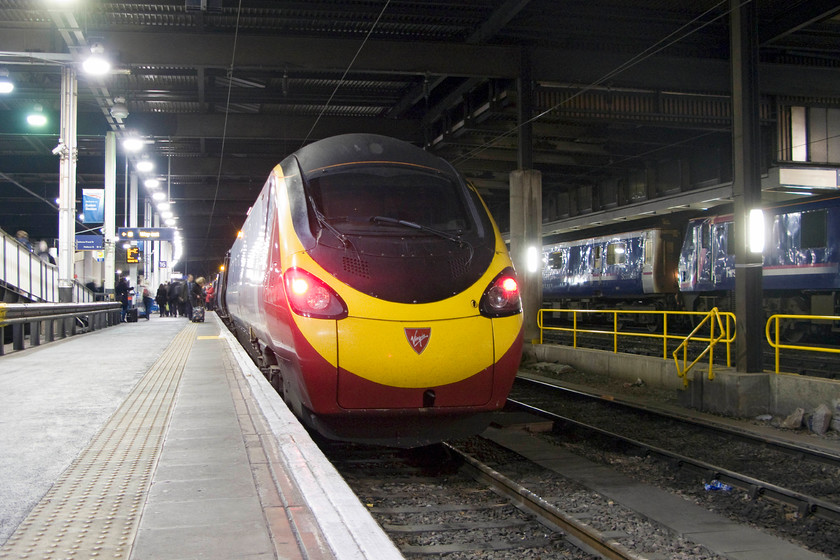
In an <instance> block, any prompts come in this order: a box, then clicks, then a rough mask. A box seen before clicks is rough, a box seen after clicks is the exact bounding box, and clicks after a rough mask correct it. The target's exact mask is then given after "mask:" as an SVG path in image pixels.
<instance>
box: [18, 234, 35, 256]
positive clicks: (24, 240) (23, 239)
mask: <svg viewBox="0 0 840 560" xmlns="http://www.w3.org/2000/svg"><path fill="white" fill-rule="evenodd" d="M15 239H16V240H17V242H18V243H20V244H21V245H23V246H24V247H26V248H27V249H28V250H29V252H30V253H31V252H32V243H31V242H30V241H29V234H28V233H26V232H25V231H23V230H22V229H19V230H18V232H17V233H16V234H15Z"/></svg>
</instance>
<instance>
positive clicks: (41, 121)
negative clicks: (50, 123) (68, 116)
mask: <svg viewBox="0 0 840 560" xmlns="http://www.w3.org/2000/svg"><path fill="white" fill-rule="evenodd" d="M26 122H27V123H29V125H30V126H44V125H45V124H47V116H46V115H45V114H44V107H43V106H41V105H35V106H34V107H32V112H31V113H29V114H28V115H26Z"/></svg>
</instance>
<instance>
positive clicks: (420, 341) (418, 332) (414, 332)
mask: <svg viewBox="0 0 840 560" xmlns="http://www.w3.org/2000/svg"><path fill="white" fill-rule="evenodd" d="M431 336H432V329H431V327H425V328H422V329H405V338H406V339H408V343H409V344H410V345H411V349H412V350H414V351H415V352H417V353H418V354H422V353H423V350H425V349H426V346H428V345H429V338H431Z"/></svg>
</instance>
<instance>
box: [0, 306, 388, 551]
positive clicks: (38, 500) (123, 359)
mask: <svg viewBox="0 0 840 560" xmlns="http://www.w3.org/2000/svg"><path fill="white" fill-rule="evenodd" d="M0 395H2V398H3V403H4V406H3V407H0V450H2V453H0V558H2V559H6V558H62V559H64V558H80V559H81V558H84V559H89V558H122V559H125V558H127V559H136V560H145V559H155V560H166V559H187V558H204V559H216V558H218V559H223V558H224V559H231V558H237V559H240V558H241V559H251V558H254V559H257V558H288V559H294V558H301V559H304V558H305V559H330V558H336V559H345V558H353V559H357V558H358V559H366V558H376V559H388V558H402V555H401V554H400V553H399V551H398V550H397V549H396V547H395V546H394V545H393V544H392V542H391V541H390V540H389V539H388V537H387V536H386V535H385V534H384V532H383V531H382V530H381V529H380V527H379V526H378V525H377V524H376V523H375V522H374V521H373V519H372V517H371V516H370V514H369V512H368V511H367V510H366V509H365V507H364V505H363V504H361V502H360V501H359V500H358V498H356V496H355V495H354V494H353V493H352V492H351V491H350V489H349V488H348V487H347V486H346V485H345V483H344V481H343V480H342V479H341V477H340V476H339V475H338V473H337V472H336V471H335V470H334V469H333V467H332V465H330V464H329V462H328V461H327V460H326V458H325V457H324V456H323V455H322V454H321V452H320V450H319V449H318V448H317V446H316V445H315V444H314V443H313V442H312V440H311V439H310V437H309V435H308V434H307V433H306V431H305V430H304V429H303V428H302V427H301V426H300V425H299V423H298V422H297V419H296V418H295V417H294V416H293V415H292V414H291V413H290V412H289V410H288V409H287V408H286V406H285V404H284V403H283V401H282V399H281V398H280V396H279V395H277V393H276V392H275V391H274V389H273V388H272V387H271V386H270V385H269V384H268V382H267V381H266V380H265V378H264V377H263V376H262V374H261V373H260V372H259V370H258V369H257V368H256V367H255V366H254V364H253V362H252V361H251V360H250V358H249V357H248V356H247V354H246V353H245V351H244V350H243V349H242V348H241V346H239V344H238V342H236V341H235V340H234V339H233V337H232V336H231V335H230V333H229V332H228V331H227V329H226V328H225V327H224V326H223V325H222V323H221V321H219V320H218V318H217V317H216V316H215V314H213V313H208V314H207V322H205V323H198V324H195V323H190V322H188V321H187V320H186V319H185V318H168V317H164V318H160V317H152V319H151V320H149V321H143V320H141V321H140V322H139V323H124V324H120V325H118V326H115V327H112V328H108V329H104V330H100V331H96V332H92V333H88V334H84V335H81V336H77V337H74V338H70V339H65V340H62V341H59V342H55V343H52V344H49V345H45V346H41V347H38V348H33V349H29V350H26V351H22V352H18V353H16V354H12V355H9V356H4V357H2V358H0Z"/></svg>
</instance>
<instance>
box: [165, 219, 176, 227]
mask: <svg viewBox="0 0 840 560" xmlns="http://www.w3.org/2000/svg"><path fill="white" fill-rule="evenodd" d="M164 223H165V224H166V225H168V226H174V225H175V218H167V219H166V220H165V221H164Z"/></svg>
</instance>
